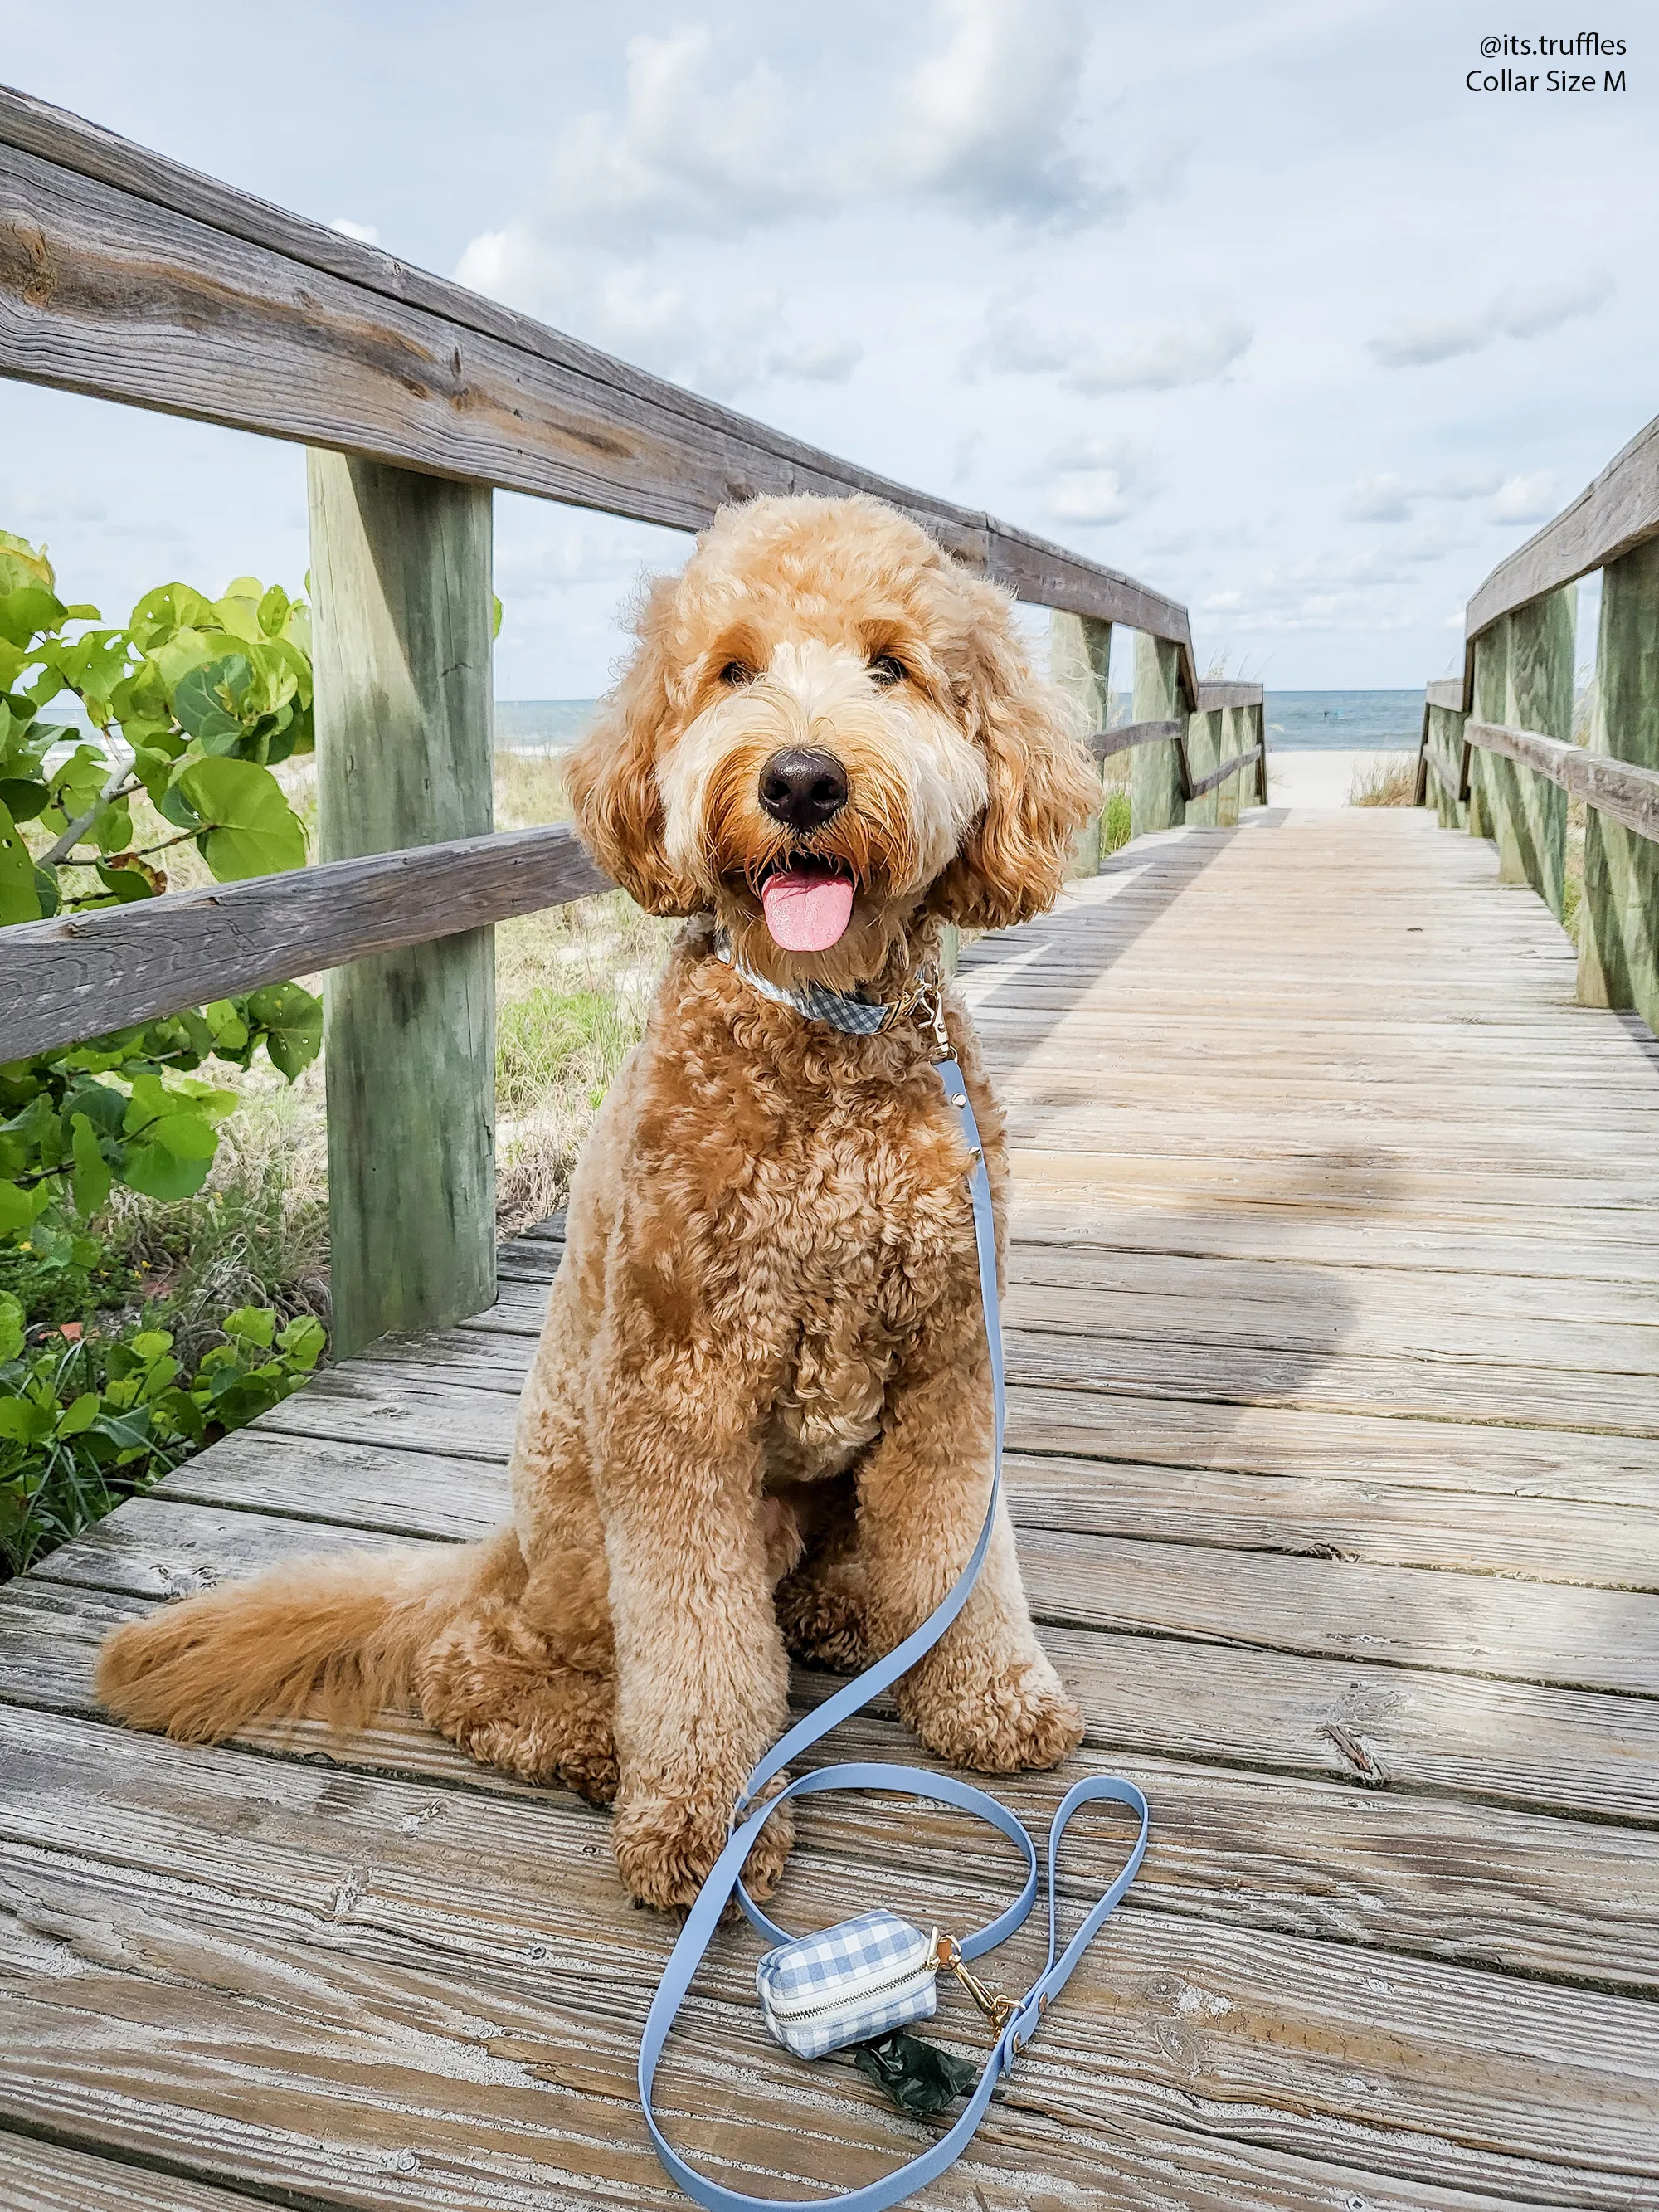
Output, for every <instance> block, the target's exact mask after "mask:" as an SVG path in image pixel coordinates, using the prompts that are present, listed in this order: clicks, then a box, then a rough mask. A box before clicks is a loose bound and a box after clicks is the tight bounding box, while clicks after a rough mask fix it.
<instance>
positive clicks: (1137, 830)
mask: <svg viewBox="0 0 1659 2212" xmlns="http://www.w3.org/2000/svg"><path fill="white" fill-rule="evenodd" d="M1185 711H1186V710H1185V707H1184V705H1183V703H1182V696H1181V661H1180V657H1179V655H1178V653H1176V647H1174V646H1173V645H1171V644H1170V642H1169V641H1168V640H1167V639H1165V638H1161V637H1152V636H1149V635H1147V633H1146V631H1145V630H1137V631H1136V633H1135V693H1134V719H1135V720H1136V721H1137V722H1174V721H1179V720H1182V718H1183V716H1184V714H1185ZM1133 763H1134V764H1133V767H1132V768H1131V769H1130V771H1129V829H1130V832H1131V835H1132V836H1136V837H1144V836H1146V833H1147V831H1148V830H1151V829H1179V828H1180V827H1181V825H1182V823H1183V822H1184V821H1185V820H1186V818H1187V803H1186V801H1185V800H1184V799H1182V796H1181V766H1180V763H1179V762H1178V760H1177V759H1176V749H1175V747H1174V745H1173V744H1162V745H1137V746H1136V747H1135V749H1134V753H1133Z"/></svg>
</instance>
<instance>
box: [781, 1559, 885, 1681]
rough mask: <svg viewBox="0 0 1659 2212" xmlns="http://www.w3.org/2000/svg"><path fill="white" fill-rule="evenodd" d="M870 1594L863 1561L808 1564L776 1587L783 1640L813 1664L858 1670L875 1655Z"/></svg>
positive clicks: (837, 1670) (840, 1670)
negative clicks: (868, 1621) (870, 1631)
mask: <svg viewBox="0 0 1659 2212" xmlns="http://www.w3.org/2000/svg"><path fill="white" fill-rule="evenodd" d="M868 1595H869V1585H868V1581H867V1578H866V1574H865V1570H864V1565H863V1563H862V1561H860V1560H858V1559H836V1560H833V1561H831V1562H830V1563H829V1565H819V1564H817V1562H815V1561H811V1562H809V1563H808V1564H807V1565H805V1566H804V1567H801V1568H799V1569H798V1570H797V1571H796V1572H795V1573H794V1574H793V1575H791V1576H789V1577H788V1578H787V1580H786V1581H784V1582H781V1583H779V1585H778V1594H777V1613H778V1626H779V1627H780V1628H781V1630H782V1631H783V1640H784V1642H785V1643H786V1644H787V1645H788V1647H789V1649H790V1650H791V1651H793V1653H794V1655H795V1656H796V1658H797V1659H799V1660H801V1661H803V1662H805V1664H806V1665H807V1666H809V1667H828V1668H829V1669H830V1670H831V1672H832V1673H835V1674H857V1673H858V1672H859V1670H860V1668H861V1667H865V1666H867V1665H868V1664H869V1661H870V1656H871V1654H870V1646H869V1634H868V1628H867V1626H866V1607H867V1603H868Z"/></svg>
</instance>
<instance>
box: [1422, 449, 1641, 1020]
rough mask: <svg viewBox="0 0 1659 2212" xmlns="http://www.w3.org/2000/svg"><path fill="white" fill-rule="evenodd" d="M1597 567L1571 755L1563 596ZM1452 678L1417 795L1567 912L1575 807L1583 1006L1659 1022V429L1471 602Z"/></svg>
mask: <svg viewBox="0 0 1659 2212" xmlns="http://www.w3.org/2000/svg"><path fill="white" fill-rule="evenodd" d="M1597 568H1599V569H1600V570H1601V627H1600V631H1599V635H1598V637H1597V641H1596V655H1595V701H1594V709H1595V711H1594V714H1593V719H1592V726H1591V728H1590V730H1589V733H1588V735H1589V742H1588V744H1583V745H1581V744H1574V743H1573V741H1572V739H1573V717H1574V711H1575V704H1576V702H1575V695H1574V677H1575V668H1574V663H1575V646H1576V639H1577V623H1576V620H1575V593H1574V588H1573V587H1574V585H1575V584H1576V582H1577V579H1578V578H1579V577H1581V576H1584V575H1588V574H1590V573H1591V572H1592V571H1593V570H1595V569H1597ZM1465 635H1466V642H1465V647H1464V661H1463V675H1462V679H1461V680H1460V679H1458V678H1451V679H1449V681H1447V682H1443V683H1438V684H1430V685H1429V686H1428V688H1427V691H1426V694H1425V700H1424V707H1423V735H1422V744H1421V748H1420V753H1419V768H1418V782H1417V799H1418V803H1419V805H1423V804H1424V803H1425V802H1426V801H1427V800H1428V799H1431V798H1432V799H1433V802H1434V805H1435V807H1436V810H1437V815H1438V817H1439V820H1440V822H1441V823H1442V825H1443V826H1444V827H1456V828H1460V829H1469V830H1471V831H1473V832H1474V834H1475V835H1476V836H1486V837H1490V838H1492V839H1493V840H1494V841H1495V842H1496V843H1497V845H1498V853H1499V874H1500V875H1501V876H1502V878H1504V880H1505V881H1506V882H1511V883H1528V884H1531V885H1532V887H1533V889H1534V890H1535V891H1537V893H1538V894H1539V896H1541V898H1543V899H1544V900H1545V901H1546V902H1547V903H1548V905H1549V907H1550V908H1551V910H1552V912H1553V913H1554V914H1556V915H1562V914H1563V913H1564V911H1565V902H1566V883H1567V876H1566V856H1567V799H1568V797H1569V795H1570V794H1571V795H1572V796H1575V797H1577V798H1578V799H1582V800H1583V802H1584V805H1585V809H1586V817H1585V828H1584V873H1583V894H1582V897H1581V899H1580V902H1579V907H1578V913H1577V925H1576V926H1577V936H1578V996H1579V998H1580V1000H1582V1001H1583V1004H1584V1005H1586V1006H1628V1007H1632V1008H1634V1009H1635V1010H1636V1011H1637V1012H1639V1013H1640V1014H1641V1015H1642V1017H1643V1018H1644V1020H1645V1021H1646V1022H1647V1024H1649V1026H1650V1028H1659V420H1656V421H1654V422H1650V423H1649V424H1648V426H1647V428H1645V429H1644V430H1643V431H1641V432H1640V433H1639V434H1638V435H1637V436H1636V437H1635V438H1633V439H1632V441H1631V442H1630V444H1629V445H1628V446H1626V447H1625V449H1624V451H1623V452H1622V453H1620V454H1619V455H1618V456H1617V458H1616V459H1614V460H1613V462H1612V463H1611V464H1610V465H1608V466H1607V468H1606V469H1604V470H1603V471H1602V472H1601V475H1600V476H1599V477H1596V479H1595V483H1592V484H1590V485H1589V487H1588V488H1587V489H1585V490H1584V491H1583V492H1582V493H1581V494H1580V495H1579V496H1578V497H1577V499H1576V500H1575V501H1573V502H1572V504H1571V507H1567V508H1566V509H1565V510H1564V512H1563V513H1560V514H1558V515H1557V516H1556V517H1555V519H1554V520H1553V521H1551V522H1547V523H1546V524H1545V526H1544V527H1543V528H1542V529H1541V531H1539V532H1538V533H1537V534H1536V536H1535V537H1533V538H1529V539H1528V542H1527V543H1526V544H1524V545H1523V546H1522V547H1521V548H1520V550H1519V551H1518V552H1516V553H1513V554H1511V555H1510V557H1509V559H1508V560H1507V561H1504V562H1502V563H1501V564H1500V565H1499V566H1498V568H1494V569H1493V571H1492V574H1491V575H1490V576H1488V577H1487V579H1486V582H1485V583H1484V584H1483V585H1482V586H1480V590H1479V591H1478V592H1476V593H1475V595H1474V598H1473V599H1471V600H1470V602H1469V605H1468V616H1467V620H1466V633H1465Z"/></svg>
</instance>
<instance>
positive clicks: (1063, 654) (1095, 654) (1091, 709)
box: [1048, 607, 1112, 876]
mask: <svg viewBox="0 0 1659 2212" xmlns="http://www.w3.org/2000/svg"><path fill="white" fill-rule="evenodd" d="M1111 662H1112V625H1111V624H1110V623H1108V622H1097V621H1096V619H1095V618H1094V617H1093V616H1092V615H1068V614H1062V613H1061V612H1060V609H1059V608H1058V607H1055V608H1053V609H1051V610H1050V611H1049V616H1048V672H1049V675H1050V676H1051V678H1053V680H1054V684H1056V686H1057V687H1058V688H1059V689H1060V690H1061V691H1063V692H1064V693H1065V694H1066V697H1067V698H1068V699H1070V700H1072V701H1073V702H1074V704H1075V705H1076V706H1077V708H1078V709H1079V713H1080V714H1082V715H1084V716H1085V718H1086V726H1087V727H1088V728H1090V729H1091V730H1103V729H1104V728H1105V727H1106V726H1107V724H1108V722H1109V720H1111V707H1112V702H1111V687H1110V669H1111ZM1102 804H1104V800H1103V802H1102ZM1100 816H1101V808H1100V807H1097V808H1096V809H1095V811H1094V815H1093V817H1092V818H1091V820H1090V821H1089V822H1087V823H1085V825H1084V827H1083V829H1081V830H1079V833H1078V841H1077V843H1076V844H1075V845H1074V846H1073V848H1072V873H1073V875H1074V876H1097V875H1098V874H1099V873H1100Z"/></svg>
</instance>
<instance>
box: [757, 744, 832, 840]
mask: <svg viewBox="0 0 1659 2212" xmlns="http://www.w3.org/2000/svg"><path fill="white" fill-rule="evenodd" d="M760 803H761V805H763V807H764V808H765V809H766V811H767V812H768V813H769V815H770V816H771V817H772V819H773V820H774V821H775V822H781V823H783V824H784V826H785V828H786V829H822V828H823V825H824V823H826V822H833V821H834V820H835V818H836V815H837V814H839V813H840V812H841V810H842V807H843V806H845V805H846V804H847V771H846V769H844V768H843V767H842V764H841V763H840V762H839V761H838V760H836V758H835V757H834V756H833V755H832V754H829V753H810V752H805V751H802V750H800V749H799V747H798V746H797V747H792V748H791V749H790V750H789V751H787V752H786V753H774V754H773V756H772V757H771V759H770V760H769V761H768V762H767V763H766V766H765V767H764V768H763V769H762V770H761V779H760Z"/></svg>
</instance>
